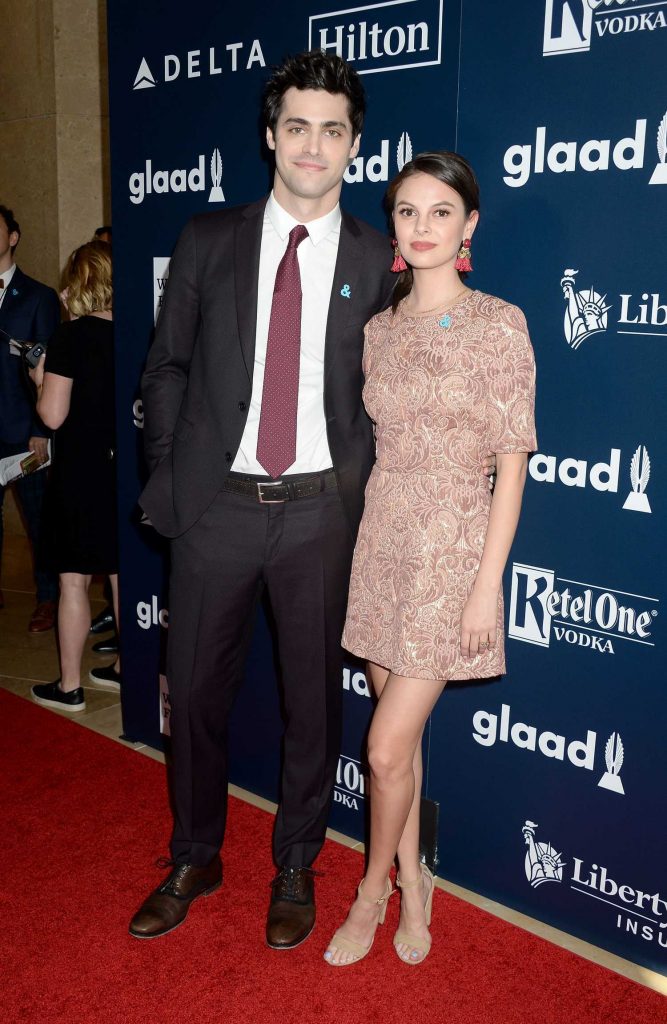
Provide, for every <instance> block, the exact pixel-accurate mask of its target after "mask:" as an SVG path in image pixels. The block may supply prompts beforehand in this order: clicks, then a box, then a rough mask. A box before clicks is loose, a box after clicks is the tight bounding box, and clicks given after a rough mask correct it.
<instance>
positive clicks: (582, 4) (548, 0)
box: [542, 0, 667, 57]
mask: <svg viewBox="0 0 667 1024" xmlns="http://www.w3.org/2000/svg"><path fill="white" fill-rule="evenodd" d="M635 5H636V6H635ZM666 10H667V2H666V0H650V2H649V3H646V0H545V5H544V43H543V49H542V53H543V54H544V56H545V57H550V56H553V55H554V54H562V53H587V52H588V51H589V50H590V48H591V38H592V37H593V36H595V37H596V38H604V37H605V36H619V35H625V34H627V33H634V32H655V30H656V29H661V28H667V15H666V13H665V12H666Z"/></svg>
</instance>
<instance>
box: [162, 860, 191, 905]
mask: <svg viewBox="0 0 667 1024" xmlns="http://www.w3.org/2000/svg"><path fill="white" fill-rule="evenodd" d="M155 866H156V867H158V868H174V871H172V873H171V874H170V875H169V878H167V879H166V881H165V883H164V885H163V886H161V887H160V892H162V893H165V894H166V895H167V896H177V897H178V896H180V893H179V892H178V889H177V886H178V883H179V882H180V880H181V879H182V877H183V875H184V874H185V872H186V871H187V869H188V865H187V864H177V863H176V861H175V860H170V859H169V858H168V857H158V859H157V860H156V862H155Z"/></svg>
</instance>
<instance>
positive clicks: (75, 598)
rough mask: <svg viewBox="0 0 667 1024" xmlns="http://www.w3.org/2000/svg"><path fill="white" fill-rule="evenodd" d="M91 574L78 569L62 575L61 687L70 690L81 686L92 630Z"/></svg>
mask: <svg viewBox="0 0 667 1024" xmlns="http://www.w3.org/2000/svg"><path fill="white" fill-rule="evenodd" d="M90 580H91V577H90V576H84V575H83V574H82V573H79V572H62V573H61V574H60V601H59V603H58V640H59V642H60V676H61V683H60V686H61V689H62V690H63V691H64V692H65V693H67V692H68V691H70V690H76V688H77V687H78V686H81V657H82V655H83V648H84V646H85V643H86V638H87V636H88V632H89V630H90V601H89V600H88V587H89V586H90Z"/></svg>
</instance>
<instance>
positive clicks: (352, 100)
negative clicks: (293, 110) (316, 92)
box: [263, 50, 366, 139]
mask: <svg viewBox="0 0 667 1024" xmlns="http://www.w3.org/2000/svg"><path fill="white" fill-rule="evenodd" d="M292 88H294V89H299V90H303V89H324V91H325V92H330V93H332V94H336V93H342V94H343V95H344V96H345V97H347V108H348V114H349V117H350V123H351V125H352V138H353V139H356V137H357V135H359V134H360V132H361V129H362V128H363V126H364V114H365V112H366V95H365V93H364V87H363V85H362V84H361V79H360V78H359V75H358V74H357V72H356V71H355V70H354V69H353V68H351V67H350V65H349V64H347V63H346V62H345V61H344V60H343V58H342V57H337V56H336V55H335V54H330V53H323V52H322V51H321V50H310V51H309V52H308V53H299V54H297V56H296V57H288V58H287V60H286V61H285V62H284V64H282V65H281V66H280V67H279V68H275V69H274V72H273V74H272V76H271V78H270V79H269V81H268V82H267V83H266V87H265V89H264V104H263V110H264V120H265V122H266V124H267V125H268V127H269V128H270V129H271V131H272V132H273V133H274V134H275V130H276V124H277V123H278V118H279V116H280V108H281V106H282V102H283V96H284V95H285V93H286V92H287V90H288V89H292Z"/></svg>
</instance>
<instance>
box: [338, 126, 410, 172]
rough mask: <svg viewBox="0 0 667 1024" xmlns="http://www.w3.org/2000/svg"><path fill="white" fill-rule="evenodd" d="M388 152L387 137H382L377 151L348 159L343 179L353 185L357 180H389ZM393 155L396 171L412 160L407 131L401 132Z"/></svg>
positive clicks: (388, 143)
mask: <svg viewBox="0 0 667 1024" xmlns="http://www.w3.org/2000/svg"><path fill="white" fill-rule="evenodd" d="M389 152H390V142H389V139H382V142H381V143H380V152H379V153H376V154H373V155H371V156H368V157H365V158H364V156H363V155H361V154H360V155H359V156H357V157H355V158H354V160H352V161H350V164H349V165H348V167H347V169H346V171H345V174H344V175H343V178H344V180H345V181H346V182H347V183H348V185H354V183H355V182H357V181H373V182H375V181H389ZM395 156H396V168H397V170H398V171H402V170H403V168H404V167H405V165H406V164H407V163H409V161H410V160H412V140H411V138H410V136H409V135H408V133H407V132H403V133H402V134H401V137H400V139H399V140H398V145H397V146H396V151H395ZM392 177H393V172H392Z"/></svg>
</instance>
